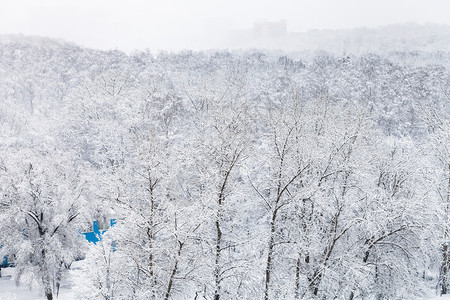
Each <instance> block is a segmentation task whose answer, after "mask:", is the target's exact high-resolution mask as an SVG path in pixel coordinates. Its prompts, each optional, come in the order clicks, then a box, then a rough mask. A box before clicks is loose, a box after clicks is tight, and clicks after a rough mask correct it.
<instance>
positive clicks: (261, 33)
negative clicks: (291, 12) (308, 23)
mask: <svg viewBox="0 0 450 300" xmlns="http://www.w3.org/2000/svg"><path fill="white" fill-rule="evenodd" d="M286 34H287V22H286V20H281V21H279V22H255V23H253V36H254V37H255V38H256V39H261V40H265V39H273V38H279V37H283V36H285V35H286Z"/></svg>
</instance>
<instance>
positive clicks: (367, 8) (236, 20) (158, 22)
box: [0, 0, 450, 52]
mask: <svg viewBox="0 0 450 300" xmlns="http://www.w3.org/2000/svg"><path fill="white" fill-rule="evenodd" d="M281 19H286V20H287V23H288V31H305V30H309V29H345V28H353V27H361V26H367V27H376V26H380V25H387V24H393V23H405V22H417V23H426V22H430V23H437V24H449V25H450V0H147V1H145V0H126V1H119V0H0V34H5V33H6V34H8V33H23V34H30V35H41V36H49V37H55V38H63V39H65V40H68V41H73V42H75V43H77V44H80V45H83V46H87V47H94V48H101V49H120V50H124V51H126V52H129V51H131V50H133V49H145V48H149V49H162V48H167V49H176V48H180V47H182V48H187V47H192V45H195V44H196V43H197V42H198V44H201V42H204V40H205V38H211V33H218V35H220V34H221V33H225V32H229V31H231V30H243V29H250V28H252V24H253V22H254V21H260V20H266V21H279V20H281Z"/></svg>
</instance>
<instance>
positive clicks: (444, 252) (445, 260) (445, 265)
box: [441, 242, 448, 295]
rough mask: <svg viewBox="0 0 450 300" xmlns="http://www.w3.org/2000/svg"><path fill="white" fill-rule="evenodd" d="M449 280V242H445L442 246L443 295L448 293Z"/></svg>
mask: <svg viewBox="0 0 450 300" xmlns="http://www.w3.org/2000/svg"><path fill="white" fill-rule="evenodd" d="M447 281H448V244H447V242H445V243H444V245H443V246H442V271H441V283H442V287H441V295H446V294H447Z"/></svg>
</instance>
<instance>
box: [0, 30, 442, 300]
mask: <svg viewBox="0 0 450 300" xmlns="http://www.w3.org/2000/svg"><path fill="white" fill-rule="evenodd" d="M24 40H25V41H24ZM26 41H28V42H26ZM449 62H450V53H449V52H445V51H384V52H379V53H378V54H375V53H360V54H342V53H341V54H333V53H330V52H325V51H316V52H298V53H296V52H291V53H282V52H279V51H262V50H245V51H244V50H233V51H225V50H223V51H200V52H193V51H180V52H173V53H172V52H159V53H151V52H149V51H136V52H133V53H132V54H129V55H128V54H125V53H123V52H121V51H101V50H93V49H89V48H83V47H79V46H76V45H73V44H70V43H65V42H61V41H56V40H50V39H40V40H39V41H38V42H36V41H33V39H31V38H30V39H29V40H27V39H25V38H23V39H22V40H19V39H18V40H15V41H14V40H13V41H9V42H3V43H0V232H1V236H0V245H1V246H2V247H1V249H0V255H1V257H3V256H6V257H7V258H8V259H9V260H10V261H12V262H13V267H14V269H15V276H14V278H13V280H15V281H16V282H17V284H20V285H23V286H27V287H28V288H30V289H34V290H39V291H40V293H41V295H42V296H43V297H44V298H45V299H48V300H51V299H55V298H57V297H58V293H59V291H60V288H61V285H62V284H63V283H64V282H67V278H68V276H69V274H70V277H71V290H72V291H73V293H74V295H75V296H74V297H75V298H74V299H86V300H88V299H104V300H106V299H108V300H114V299H198V300H200V299H211V300H225V299H264V300H269V299H270V300H275V299H346V300H352V299H416V298H420V297H424V296H426V295H427V294H429V291H430V290H431V291H433V292H435V293H436V294H437V295H440V294H447V293H450V290H449V288H450V249H449V242H450V231H449V230H450V220H449V217H450V118H449V116H450V105H449V102H450V73H449V66H450V63H449ZM110 220H114V221H115V224H114V226H112V227H109V226H108V225H107V224H109V223H110ZM93 221H97V222H98V224H99V226H100V227H101V228H100V229H103V230H106V231H105V232H104V234H103V235H101V236H98V238H99V239H100V241H98V242H97V243H89V242H88V241H87V240H86V238H85V237H84V235H83V234H82V233H84V232H90V231H92V230H93V228H92V226H93ZM74 265H77V266H78V267H77V268H73V266H74ZM7 269H9V268H6V269H5V268H3V269H2V271H3V272H5V271H6V270H7Z"/></svg>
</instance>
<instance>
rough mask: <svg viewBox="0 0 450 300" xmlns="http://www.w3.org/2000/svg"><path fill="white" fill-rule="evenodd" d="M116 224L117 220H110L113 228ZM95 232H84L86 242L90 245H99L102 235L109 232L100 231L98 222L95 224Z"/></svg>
mask: <svg viewBox="0 0 450 300" xmlns="http://www.w3.org/2000/svg"><path fill="white" fill-rule="evenodd" d="M115 224H116V219H111V220H110V226H111V227H113V226H114V225H115ZM92 225H93V226H92V227H93V230H92V231H91V232H83V234H84V236H85V238H86V240H87V241H88V242H90V243H94V244H97V242H98V241H101V240H102V235H103V234H104V233H105V232H106V231H107V230H101V231H100V230H99V228H98V221H94V222H93V224H92Z"/></svg>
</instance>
